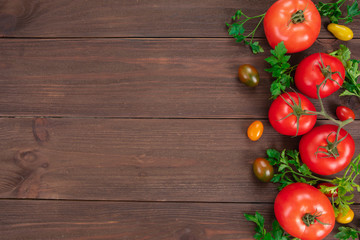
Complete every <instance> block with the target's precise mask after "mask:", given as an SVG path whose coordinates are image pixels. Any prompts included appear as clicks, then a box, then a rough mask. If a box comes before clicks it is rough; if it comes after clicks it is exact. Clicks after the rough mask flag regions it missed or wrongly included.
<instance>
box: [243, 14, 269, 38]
mask: <svg viewBox="0 0 360 240" xmlns="http://www.w3.org/2000/svg"><path fill="white" fill-rule="evenodd" d="M258 17H261V19H260V20H259V22H258V24H257V25H256V27H255V29H254V30H252V32H251V33H250V34H249V35H247V37H249V36H250V35H251V42H252V40H253V39H254V36H255V32H256V30H257V29H258V28H259V26H260V24H261V23H262V21H263V20H264V17H265V13H264V14H261V15H259V16H256V17H253V18H258ZM250 19H252V18H250Z"/></svg>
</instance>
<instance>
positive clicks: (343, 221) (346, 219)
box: [336, 208, 354, 224]
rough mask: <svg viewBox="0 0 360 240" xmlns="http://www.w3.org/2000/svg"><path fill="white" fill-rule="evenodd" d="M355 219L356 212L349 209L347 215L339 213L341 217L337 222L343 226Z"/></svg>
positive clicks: (338, 217) (337, 218)
mask: <svg viewBox="0 0 360 240" xmlns="http://www.w3.org/2000/svg"><path fill="white" fill-rule="evenodd" d="M353 219H354V211H353V210H352V209H351V208H349V210H348V211H347V213H346V214H345V215H343V214H341V213H339V215H338V216H337V217H336V221H337V222H338V223H341V224H347V223H350V222H351V221H352V220H353Z"/></svg>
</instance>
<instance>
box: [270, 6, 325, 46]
mask: <svg viewBox="0 0 360 240" xmlns="http://www.w3.org/2000/svg"><path fill="white" fill-rule="evenodd" d="M320 28H321V17H320V14H319V12H318V10H317V9H316V6H315V4H314V3H313V2H312V1H311V0H279V1H276V2H275V3H274V4H273V5H272V6H271V7H270V8H269V9H268V10H267V12H266V14H265V18H264V31H265V35H266V38H267V40H268V42H269V44H270V46H271V47H272V48H274V47H275V46H276V45H277V44H279V43H280V42H282V41H283V42H284V44H285V47H286V49H287V50H288V53H295V52H300V51H303V50H305V49H307V48H309V47H310V46H311V45H312V44H313V43H314V42H315V40H316V38H317V37H318V35H319V33H320Z"/></svg>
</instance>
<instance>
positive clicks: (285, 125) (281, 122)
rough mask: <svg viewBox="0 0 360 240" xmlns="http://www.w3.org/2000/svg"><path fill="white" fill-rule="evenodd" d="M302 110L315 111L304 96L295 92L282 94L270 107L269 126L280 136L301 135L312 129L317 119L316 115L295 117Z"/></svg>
mask: <svg viewBox="0 0 360 240" xmlns="http://www.w3.org/2000/svg"><path fill="white" fill-rule="evenodd" d="M294 110H295V111H294ZM303 110H308V111H316V109H315V107H314V105H313V104H312V103H311V102H310V100H309V99H307V98H306V97H305V96H304V95H302V94H300V93H295V92H286V93H283V94H281V95H280V96H279V97H277V98H276V99H275V100H274V101H273V103H272V104H271V106H270V109H269V121H270V124H271V125H272V126H273V128H274V129H275V130H276V131H278V132H279V133H281V134H284V135H289V136H297V135H303V134H305V133H307V132H309V131H310V130H311V129H312V128H313V127H314V125H315V123H316V118H317V116H316V115H301V116H296V115H297V114H298V112H301V111H303ZM289 114H291V115H289Z"/></svg>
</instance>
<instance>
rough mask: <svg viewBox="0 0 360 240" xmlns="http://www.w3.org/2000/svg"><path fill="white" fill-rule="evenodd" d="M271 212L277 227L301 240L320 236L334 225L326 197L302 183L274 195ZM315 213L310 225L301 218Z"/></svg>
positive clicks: (316, 238) (333, 218) (325, 233)
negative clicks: (273, 212)
mask: <svg viewBox="0 0 360 240" xmlns="http://www.w3.org/2000/svg"><path fill="white" fill-rule="evenodd" d="M274 211H275V216H276V219H277V220H278V222H279V224H280V226H281V227H282V228H283V229H284V230H285V231H286V232H287V233H289V234H290V235H292V236H294V237H296V238H300V239H302V240H320V239H323V238H324V237H325V236H327V235H328V234H329V233H330V232H331V231H332V229H333V228H334V225H335V213H334V209H333V207H332V205H331V203H330V201H329V199H328V198H327V197H326V196H325V195H324V194H323V193H322V192H320V191H319V190H318V189H317V188H315V187H313V186H310V185H308V184H305V183H293V184H290V185H288V186H286V187H285V188H283V189H282V190H281V191H280V192H279V194H278V195H277V196H276V199H275V203H274ZM312 216H313V217H312ZM315 216H317V217H316V218H315V219H314V222H313V224H308V225H307V223H308V222H307V221H305V220H304V218H308V219H309V218H310V219H311V218H314V217H315ZM317 220H319V221H317ZM320 222H322V223H325V224H321V223H320Z"/></svg>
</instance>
